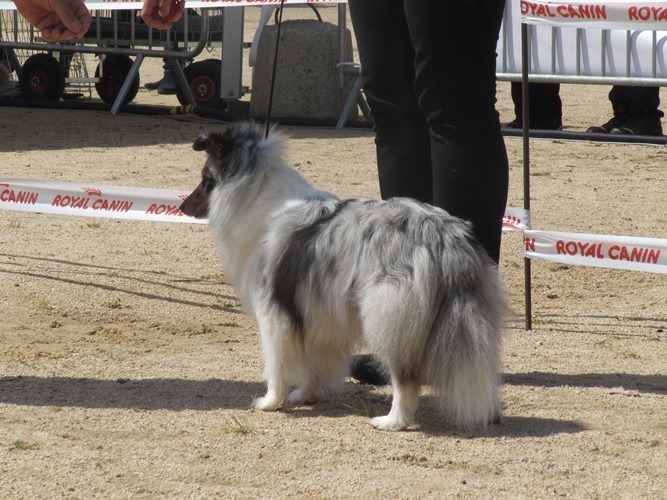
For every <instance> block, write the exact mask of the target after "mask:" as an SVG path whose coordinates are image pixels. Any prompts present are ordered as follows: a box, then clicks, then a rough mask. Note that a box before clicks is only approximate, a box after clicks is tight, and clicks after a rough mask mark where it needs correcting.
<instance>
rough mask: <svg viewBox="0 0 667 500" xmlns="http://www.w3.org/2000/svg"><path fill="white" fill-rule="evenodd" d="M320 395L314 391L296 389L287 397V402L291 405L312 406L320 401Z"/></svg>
mask: <svg viewBox="0 0 667 500" xmlns="http://www.w3.org/2000/svg"><path fill="white" fill-rule="evenodd" d="M318 399H319V397H318V395H317V394H316V393H315V392H313V391H308V390H304V389H302V388H300V387H299V388H297V389H294V390H293V391H292V392H290V393H289V396H287V402H288V403H289V404H291V405H302V404H312V403H316V402H317V401H318Z"/></svg>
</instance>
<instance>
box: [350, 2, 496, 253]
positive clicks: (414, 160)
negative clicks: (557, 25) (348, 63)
mask: <svg viewBox="0 0 667 500" xmlns="http://www.w3.org/2000/svg"><path fill="white" fill-rule="evenodd" d="M348 4H349V7H350V14H351V18H352V24H353V26H354V31H355V35H356V39H357V45H358V47H359V57H360V62H361V71H362V77H363V85H364V92H365V94H366V98H367V100H368V104H369V106H370V108H371V112H372V115H373V119H374V121H375V133H376V138H375V143H376V149H377V162H378V173H379V180H380V191H381V195H382V197H383V198H385V199H386V198H390V197H394V196H407V197H412V198H416V199H418V200H420V201H424V202H427V203H431V204H434V205H436V206H439V207H442V208H444V209H445V210H447V211H448V212H449V213H451V214H453V215H456V216H458V217H461V218H463V219H466V220H469V221H471V222H472V225H473V230H474V233H475V235H476V237H477V238H478V239H479V241H480V242H481V243H482V245H483V246H484V248H485V249H486V250H487V251H488V253H489V255H490V256H491V257H492V258H493V259H494V260H495V261H496V262H497V261H498V258H499V254H500V237H501V229H502V217H503V214H504V211H505V204H506V202H507V185H508V164H507V152H506V150H505V143H504V141H503V137H502V134H501V131H500V120H499V117H498V113H497V111H496V109H495V103H496V74H495V70H496V52H495V50H496V44H497V41H498V31H499V29H500V22H501V19H502V13H503V8H504V2H503V1H502V0H447V1H432V0H349V2H348ZM473 14H474V16H473V17H474V21H471V17H470V16H471V15H473Z"/></svg>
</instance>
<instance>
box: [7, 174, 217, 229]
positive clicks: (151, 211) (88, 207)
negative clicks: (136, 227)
mask: <svg viewBox="0 0 667 500" xmlns="http://www.w3.org/2000/svg"><path fill="white" fill-rule="evenodd" d="M189 194H190V192H186V191H175V190H169V189H152V188H131V187H119V186H107V185H103V184H93V183H91V184H77V183H71V182H54V181H34V180H23V179H0V209H5V210H19V211H23V212H38V213H43V214H57V215H80V216H84V217H105V218H112V219H126V220H152V221H161V222H192V223H206V222H207V221H205V220H201V219H195V218H194V217H188V216H187V215H185V214H184V213H183V212H181V211H180V210H179V208H178V207H180V205H181V203H183V200H185V199H186V198H187V197H188V195H189Z"/></svg>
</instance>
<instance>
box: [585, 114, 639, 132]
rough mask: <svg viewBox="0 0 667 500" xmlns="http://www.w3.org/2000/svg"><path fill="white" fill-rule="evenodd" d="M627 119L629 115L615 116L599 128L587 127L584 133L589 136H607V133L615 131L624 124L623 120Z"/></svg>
mask: <svg viewBox="0 0 667 500" xmlns="http://www.w3.org/2000/svg"><path fill="white" fill-rule="evenodd" d="M628 118H629V115H626V114H617V115H614V116H612V117H611V119H610V120H609V121H608V122H606V123H603V124H602V125H600V126H599V127H597V126H592V127H588V128H587V129H586V132H588V133H591V134H608V133H609V132H611V131H612V129H615V128H617V127H620V126H621V125H623V123H625V120H627V119H628Z"/></svg>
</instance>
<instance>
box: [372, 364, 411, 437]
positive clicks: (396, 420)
mask: <svg viewBox="0 0 667 500" xmlns="http://www.w3.org/2000/svg"><path fill="white" fill-rule="evenodd" d="M391 385H392V390H393V399H392V401H391V410H390V411H389V414H387V415H384V416H382V417H375V418H372V419H371V421H370V423H371V425H372V426H373V427H375V428H376V429H379V430H382V431H400V430H403V429H405V428H406V427H407V426H408V425H410V424H411V423H412V422H413V420H414V416H415V412H416V411H417V406H418V404H419V389H420V384H419V383H416V382H399V381H398V380H397V379H396V377H395V376H394V375H392V377H391Z"/></svg>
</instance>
